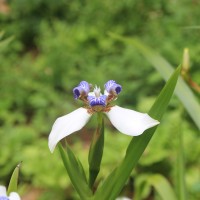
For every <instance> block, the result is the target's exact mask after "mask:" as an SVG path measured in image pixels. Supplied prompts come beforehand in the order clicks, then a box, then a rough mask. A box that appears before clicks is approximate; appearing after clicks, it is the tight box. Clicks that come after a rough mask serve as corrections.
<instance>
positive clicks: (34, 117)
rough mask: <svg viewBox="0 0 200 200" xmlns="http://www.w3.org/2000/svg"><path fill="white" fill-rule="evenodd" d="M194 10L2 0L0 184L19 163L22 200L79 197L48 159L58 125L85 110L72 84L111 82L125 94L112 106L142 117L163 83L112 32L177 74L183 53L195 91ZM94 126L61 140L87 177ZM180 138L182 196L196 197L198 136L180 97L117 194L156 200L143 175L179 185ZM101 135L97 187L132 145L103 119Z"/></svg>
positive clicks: (133, 3) (127, 2)
mask: <svg viewBox="0 0 200 200" xmlns="http://www.w3.org/2000/svg"><path fill="white" fill-rule="evenodd" d="M199 9H200V2H199V1H197V0H192V1H191V0H182V1H180V0H177V1H174V0H169V1H162V0H157V1H147V0H122V1H114V0H102V1H100V0H93V1H86V0H77V1H73V0H56V1H55V0H34V1H27V0H15V1H12V0H7V1H6V0H0V184H3V185H7V184H8V182H9V178H10V175H11V173H12V171H13V169H14V167H15V166H16V165H17V164H18V163H19V162H20V161H22V166H21V169H20V179H19V183H20V184H19V192H20V194H22V196H23V200H34V199H38V200H47V199H57V200H70V199H78V197H77V194H76V193H75V192H74V190H73V187H72V186H71V184H70V181H69V179H68V176H67V174H66V171H65V169H64V167H63V164H62V162H61V159H60V157H59V154H58V152H57V150H56V151H55V152H54V154H51V153H50V151H49V149H48V146H47V138H48V134H49V132H50V130H51V127H52V124H53V123H54V121H55V119H56V118H57V117H58V116H61V115H64V114H66V113H69V112H71V111H72V110H74V109H76V108H78V107H80V106H81V103H79V102H76V101H75V100H74V99H73V95H72V89H73V87H75V86H76V85H77V84H78V83H79V82H80V81H81V80H86V81H88V82H90V83H93V84H97V85H99V86H101V87H102V89H103V85H104V83H105V82H106V81H107V80H110V79H113V80H116V81H117V82H118V83H119V84H121V85H122V87H123V91H122V93H121V94H120V96H119V98H118V99H117V104H118V105H120V106H123V107H127V108H131V109H135V110H138V111H140V112H147V111H148V110H149V108H150V107H151V105H152V104H153V102H154V100H155V98H156V96H157V95H158V94H159V91H160V90H161V88H162V86H163V85H164V80H163V79H162V77H161V76H160V74H159V73H158V72H157V71H156V70H155V69H154V68H153V67H152V66H151V64H150V63H148V62H147V61H146V60H145V59H144V57H142V56H141V55H140V54H139V53H138V52H137V50H136V49H134V48H133V47H130V46H127V45H125V44H124V43H123V42H119V41H116V40H114V39H113V38H111V37H110V36H109V35H108V32H112V33H115V34H119V35H123V36H128V37H138V38H139V39H140V40H142V41H143V43H145V44H146V45H148V46H150V47H152V48H153V49H154V50H155V52H159V53H160V54H162V56H163V57H165V59H166V60H168V61H169V62H170V63H171V64H172V65H173V66H174V67H176V66H178V65H179V64H180V63H181V62H182V56H183V49H184V48H185V47H187V48H189V52H190V66H191V69H190V75H191V77H192V80H193V81H194V82H196V83H197V84H200V73H199V64H200V56H199V55H200V45H199V42H200V39H199V38H200V37H199V35H200V26H198V25H199V18H200V12H199ZM193 92H194V94H195V96H196V98H197V101H199V97H200V95H199V93H198V91H193ZM95 126H96V119H95V117H93V118H92V120H91V121H90V122H89V124H88V125H87V126H86V127H84V129H82V130H81V131H79V132H78V133H76V134H73V135H71V136H69V137H68V138H67V140H68V142H69V143H70V144H71V146H72V149H73V150H74V151H75V152H76V155H77V156H78V157H79V159H80V160H81V161H82V162H83V163H84V166H85V169H86V170H87V168H88V165H87V154H88V148H89V144H90V141H91V137H92V134H93V132H94V130H95ZM179 132H181V133H183V140H184V141H183V144H184V156H185V177H186V188H187V193H188V199H191V200H195V199H198V198H200V156H199V155H200V135H199V131H198V129H197V127H196V125H195V124H194V122H193V121H192V119H191V118H190V116H189V115H188V114H187V112H186V111H185V110H184V108H183V106H182V105H181V104H180V101H179V100H178V99H177V98H176V97H174V98H173V99H172V101H171V104H170V107H169V109H168V111H167V113H166V115H165V117H164V119H163V120H162V122H161V125H160V126H159V128H158V130H157V133H156V134H155V136H154V138H153V140H152V141H151V143H150V145H149V146H148V148H147V149H146V151H145V153H144V155H143V157H142V159H141V160H140V163H139V165H138V166H137V169H135V170H134V171H133V174H132V177H131V178H130V180H129V181H128V182H127V186H126V188H125V189H124V191H123V193H125V194H128V195H130V196H131V195H133V196H134V194H135V190H136V189H138V188H139V189H140V190H142V199H149V198H151V199H159V197H158V195H157V194H156V193H155V192H153V191H152V188H151V187H150V186H149V185H148V184H140V183H141V182H143V181H141V180H142V177H143V176H144V175H145V174H154V173H160V174H162V175H164V176H165V177H166V178H167V179H168V180H169V181H170V183H171V184H172V185H174V186H175V187H176V177H177V170H178V169H177V164H176V161H177V157H178V150H177V143H178V141H179V140H178V137H179ZM105 134H106V141H105V151H104V152H105V153H104V157H103V164H102V169H101V172H100V175H99V179H98V180H99V181H101V180H103V178H104V177H106V176H107V175H108V174H109V172H110V170H111V169H113V168H114V167H115V166H116V165H117V163H118V162H119V161H120V159H121V158H122V157H123V156H124V153H125V150H126V147H127V144H128V142H129V141H130V140H131V138H130V137H128V136H125V135H122V134H119V133H118V132H117V131H116V130H115V129H114V128H113V127H112V126H111V125H110V123H109V121H108V120H106V133H105ZM113 138H114V139H113Z"/></svg>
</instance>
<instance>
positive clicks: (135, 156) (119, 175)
mask: <svg viewBox="0 0 200 200" xmlns="http://www.w3.org/2000/svg"><path fill="white" fill-rule="evenodd" d="M180 69H181V66H179V67H178V68H177V70H176V71H175V72H174V73H173V75H172V76H171V78H170V79H169V80H168V81H167V83H166V85H165V87H164V88H163V89H162V91H161V93H160V95H159V96H158V98H157V100H156V101H155V103H154V105H153V106H152V108H151V110H150V112H149V114H150V115H151V116H152V117H153V118H155V119H158V120H161V118H162V115H163V114H164V112H165V110H166V108H167V106H168V104H169V101H170V99H171V97H172V94H173V92H174V89H175V86H176V83H177V80H178V76H179V73H180ZM155 130H156V127H154V128H151V129H149V130H147V131H145V132H144V133H143V134H142V135H140V136H137V137H134V138H133V139H132V140H131V142H130V144H129V146H128V148H127V152H126V156H125V158H124V160H123V161H122V162H121V164H120V165H119V167H118V168H117V169H116V171H115V173H114V176H113V173H112V176H113V179H112V180H111V181H108V182H107V181H106V182H105V183H104V184H103V185H102V186H101V187H100V188H99V189H98V190H97V192H96V194H95V196H94V199H95V200H101V199H104V200H114V199H115V198H116V197H117V196H118V194H119V193H120V191H121V190H122V188H123V186H124V184H125V182H126V180H127V179H128V177H129V176H130V174H131V171H132V170H133V168H134V167H135V166H136V164H137V162H138V160H139V158H140V157H141V155H142V153H143V152H144V150H145V148H146V146H147V145H148V143H149V141H150V139H151V137H152V136H153V134H154V132H155ZM108 178H109V177H108ZM109 179H110V178H109ZM108 183H109V184H108Z"/></svg>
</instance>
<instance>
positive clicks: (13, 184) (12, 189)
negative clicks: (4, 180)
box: [8, 163, 21, 194]
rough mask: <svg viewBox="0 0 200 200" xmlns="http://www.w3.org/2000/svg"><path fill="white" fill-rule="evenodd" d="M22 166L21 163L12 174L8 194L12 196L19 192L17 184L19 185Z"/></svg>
mask: <svg viewBox="0 0 200 200" xmlns="http://www.w3.org/2000/svg"><path fill="white" fill-rule="evenodd" d="M20 165H21V163H20V164H18V165H17V166H16V167H15V169H14V171H13V173H12V176H11V178H10V182H9V185H8V194H10V193H11V192H16V191H17V183H18V177H19V168H20Z"/></svg>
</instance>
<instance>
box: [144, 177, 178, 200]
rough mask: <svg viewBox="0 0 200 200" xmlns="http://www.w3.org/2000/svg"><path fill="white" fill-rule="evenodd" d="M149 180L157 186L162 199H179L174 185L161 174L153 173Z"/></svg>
mask: <svg viewBox="0 0 200 200" xmlns="http://www.w3.org/2000/svg"><path fill="white" fill-rule="evenodd" d="M147 181H148V183H149V184H150V185H152V186H153V187H154V188H155V190H156V192H157V193H158V194H159V195H160V196H161V199H162V200H169V199H170V200H177V197H176V195H175V193H174V190H173V188H172V186H171V185H170V184H169V182H168V181H167V179H166V178H165V177H164V176H162V175H160V174H155V175H151V176H149V177H148V180H147Z"/></svg>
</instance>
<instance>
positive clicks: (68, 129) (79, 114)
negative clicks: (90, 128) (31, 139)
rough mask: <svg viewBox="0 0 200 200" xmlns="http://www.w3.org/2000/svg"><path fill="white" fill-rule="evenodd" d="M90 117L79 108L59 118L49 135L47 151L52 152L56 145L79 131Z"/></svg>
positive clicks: (83, 109) (84, 110) (85, 111)
mask: <svg viewBox="0 0 200 200" xmlns="http://www.w3.org/2000/svg"><path fill="white" fill-rule="evenodd" d="M90 117H91V115H90V114H89V113H88V112H87V110H86V109H85V108H79V109H77V110H75V111H73V112H71V113H69V114H67V115H65V116H62V117H59V118H58V119H57V120H56V121H55V123H54V125H53V127H52V130H51V133H50V135H49V149H50V151H51V152H53V150H54V148H55V146H56V145H57V143H58V142H59V141H60V140H61V139H63V138H64V137H66V136H68V135H70V134H71V133H73V132H75V131H78V130H80V129H81V128H83V126H85V124H86V123H87V122H88V120H89V118H90Z"/></svg>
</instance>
